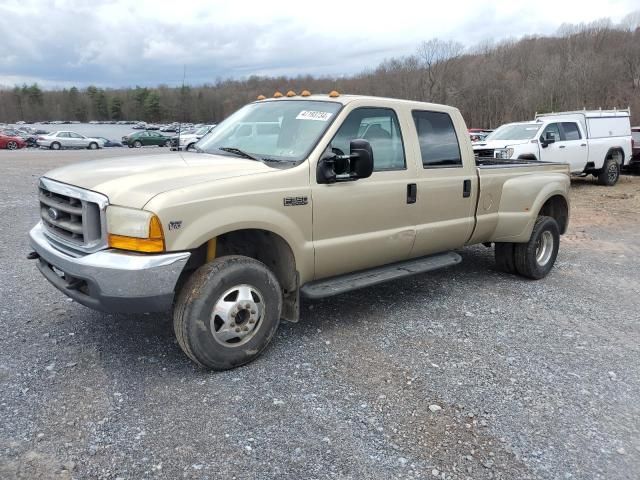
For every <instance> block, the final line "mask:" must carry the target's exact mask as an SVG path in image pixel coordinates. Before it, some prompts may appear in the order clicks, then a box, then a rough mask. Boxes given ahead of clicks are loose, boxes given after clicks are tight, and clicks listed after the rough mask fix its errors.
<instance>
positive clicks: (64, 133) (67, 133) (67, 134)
mask: <svg viewBox="0 0 640 480" xmlns="http://www.w3.org/2000/svg"><path fill="white" fill-rule="evenodd" d="M58 138H69V132H60V133H59V134H58Z"/></svg>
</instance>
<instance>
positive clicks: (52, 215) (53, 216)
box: [47, 208, 60, 220]
mask: <svg viewBox="0 0 640 480" xmlns="http://www.w3.org/2000/svg"><path fill="white" fill-rule="evenodd" d="M47 213H48V214H49V217H50V218H51V220H58V217H60V212H58V210H56V209H55V208H49V209H48V210H47Z"/></svg>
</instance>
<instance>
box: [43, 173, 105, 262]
mask: <svg viewBox="0 0 640 480" xmlns="http://www.w3.org/2000/svg"><path fill="white" fill-rule="evenodd" d="M38 197H39V200H40V218H41V219H42V223H43V225H44V227H45V231H46V232H47V234H48V236H49V238H50V239H51V240H53V241H54V242H59V243H61V244H62V245H63V246H64V247H67V248H72V249H75V250H79V251H81V252H86V253H90V252H94V251H96V250H99V249H101V248H103V247H104V246H106V234H105V233H106V232H105V230H106V228H105V218H104V212H105V208H106V206H107V203H108V202H107V198H106V197H105V196H103V195H100V194H98V193H95V192H91V191H89V190H83V189H80V188H77V187H72V186H70V185H65V184H62V183H58V182H54V181H52V180H49V179H46V178H42V179H40V185H39V196H38Z"/></svg>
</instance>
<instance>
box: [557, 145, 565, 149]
mask: <svg viewBox="0 0 640 480" xmlns="http://www.w3.org/2000/svg"><path fill="white" fill-rule="evenodd" d="M558 148H566V145H560V146H559V147H558Z"/></svg>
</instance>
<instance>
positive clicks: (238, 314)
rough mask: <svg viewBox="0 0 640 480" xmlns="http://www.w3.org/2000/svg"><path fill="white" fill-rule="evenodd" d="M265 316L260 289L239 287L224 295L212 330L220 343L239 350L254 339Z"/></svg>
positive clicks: (248, 286) (214, 309)
mask: <svg viewBox="0 0 640 480" xmlns="http://www.w3.org/2000/svg"><path fill="white" fill-rule="evenodd" d="M263 314H264V300H263V299H262V294H261V293H260V292H259V291H258V289H256V288H255V287H252V286H251V285H237V286H235V287H233V288H230V289H229V290H227V291H226V292H224V293H223V294H222V295H221V296H220V298H219V299H218V301H217V302H216V304H215V305H214V307H213V312H212V313H211V319H210V322H209V328H210V330H211V334H212V335H213V338H214V339H215V340H216V341H217V342H218V343H220V344H222V345H224V346H225V347H237V346H240V345H243V344H245V343H247V342H248V341H249V340H251V339H252V338H253V337H254V336H255V334H256V332H257V331H258V330H259V329H260V326H261V325H262V322H261V320H262V316H263Z"/></svg>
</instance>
